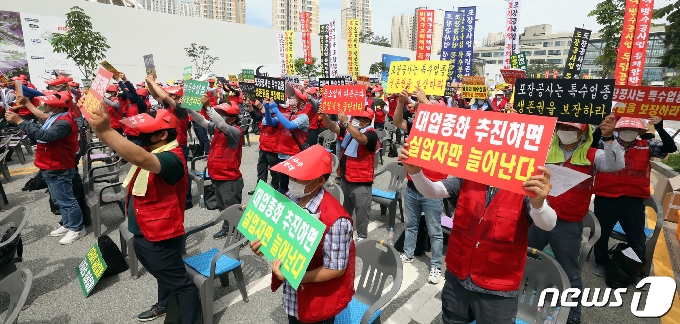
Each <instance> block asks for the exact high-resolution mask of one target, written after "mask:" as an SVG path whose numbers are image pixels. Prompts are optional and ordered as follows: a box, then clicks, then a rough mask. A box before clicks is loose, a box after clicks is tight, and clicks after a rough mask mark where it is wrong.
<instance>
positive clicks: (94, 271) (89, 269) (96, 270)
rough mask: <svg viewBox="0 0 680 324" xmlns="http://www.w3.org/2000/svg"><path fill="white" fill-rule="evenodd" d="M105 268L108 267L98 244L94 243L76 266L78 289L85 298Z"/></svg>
mask: <svg viewBox="0 0 680 324" xmlns="http://www.w3.org/2000/svg"><path fill="white" fill-rule="evenodd" d="M106 268H108V265H107V264H106V261H104V257H103V256H102V252H101V251H100V250H99V244H97V243H95V244H94V245H93V246H92V248H90V251H88V252H87V254H86V255H85V258H83V261H80V264H79V265H78V267H77V268H76V275H77V276H78V282H79V283H80V289H81V290H82V291H83V296H85V298H87V296H88V295H90V293H91V292H92V290H93V289H94V286H95V285H96V284H97V283H98V282H99V279H101V277H102V275H103V274H104V271H106Z"/></svg>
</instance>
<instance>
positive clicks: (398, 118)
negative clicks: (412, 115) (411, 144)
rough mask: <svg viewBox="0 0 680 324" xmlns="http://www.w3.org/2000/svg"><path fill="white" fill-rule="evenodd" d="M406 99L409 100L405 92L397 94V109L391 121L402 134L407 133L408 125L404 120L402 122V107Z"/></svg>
mask: <svg viewBox="0 0 680 324" xmlns="http://www.w3.org/2000/svg"><path fill="white" fill-rule="evenodd" d="M408 98H410V96H409V94H408V91H406V90H404V91H402V92H401V93H400V94H399V99H398V100H399V101H398V102H397V109H395V110H394V118H393V120H392V122H393V123H394V126H397V128H399V129H401V130H403V131H404V132H408V123H407V122H406V120H404V106H405V105H406V101H407V100H408Z"/></svg>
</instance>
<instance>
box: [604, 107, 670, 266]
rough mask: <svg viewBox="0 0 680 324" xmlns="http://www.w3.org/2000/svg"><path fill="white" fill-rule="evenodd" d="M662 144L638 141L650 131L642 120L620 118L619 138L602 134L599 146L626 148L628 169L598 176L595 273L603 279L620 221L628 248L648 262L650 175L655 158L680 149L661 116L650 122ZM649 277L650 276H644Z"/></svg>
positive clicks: (617, 127)
mask: <svg viewBox="0 0 680 324" xmlns="http://www.w3.org/2000/svg"><path fill="white" fill-rule="evenodd" d="M650 123H651V124H652V125H654V129H655V130H656V132H657V133H658V134H659V137H661V142H657V141H652V140H642V139H638V136H639V135H643V134H645V133H646V132H647V127H646V125H645V123H644V122H642V120H640V118H629V117H621V118H620V119H619V120H618V121H617V122H616V127H615V130H616V132H618V136H616V137H614V136H611V135H610V136H606V135H608V134H604V131H603V134H602V139H601V140H600V146H604V143H606V142H611V141H614V140H616V141H617V142H618V143H619V144H620V145H621V146H623V148H624V149H625V152H626V153H625V157H624V159H625V161H626V162H625V163H626V167H625V169H623V170H620V171H617V172H599V173H598V174H597V176H596V177H595V187H594V188H593V190H594V191H595V202H594V203H595V216H597V219H598V220H599V221H600V226H601V229H602V236H600V239H599V240H598V241H597V243H595V263H596V265H595V267H594V268H593V272H594V273H595V274H596V275H598V276H604V274H605V272H606V269H607V266H609V262H610V260H609V254H608V253H607V252H608V247H609V236H610V235H611V232H612V230H613V228H614V226H615V225H616V223H617V222H619V223H620V224H621V228H622V229H623V231H624V232H625V233H626V237H627V238H628V245H629V246H630V247H631V248H632V249H633V251H635V253H636V254H637V256H638V257H639V258H640V260H641V261H642V263H643V264H644V263H645V262H652V260H646V259H645V242H646V236H645V232H644V229H645V205H644V201H645V199H648V198H649V196H650V188H649V184H650V175H651V170H652V166H651V163H650V162H649V160H650V159H651V158H652V157H657V158H660V159H663V158H664V157H666V155H667V154H668V153H672V152H675V151H676V150H677V147H676V145H675V142H674V141H673V138H672V137H671V136H670V135H669V134H668V133H667V132H666V130H664V128H663V122H662V120H661V118H660V117H658V116H654V117H652V118H651V119H650ZM641 275H649V274H641Z"/></svg>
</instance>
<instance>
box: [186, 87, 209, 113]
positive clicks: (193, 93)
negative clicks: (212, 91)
mask: <svg viewBox="0 0 680 324" xmlns="http://www.w3.org/2000/svg"><path fill="white" fill-rule="evenodd" d="M208 86H209V85H208V82H205V81H198V80H187V81H186V82H184V95H183V96H182V107H183V108H187V109H191V110H201V108H203V103H202V102H201V97H203V95H204V94H205V93H206V91H208Z"/></svg>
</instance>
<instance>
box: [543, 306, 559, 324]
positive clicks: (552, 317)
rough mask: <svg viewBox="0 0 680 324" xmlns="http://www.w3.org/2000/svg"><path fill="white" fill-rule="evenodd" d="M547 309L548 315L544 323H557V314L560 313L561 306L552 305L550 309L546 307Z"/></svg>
mask: <svg viewBox="0 0 680 324" xmlns="http://www.w3.org/2000/svg"><path fill="white" fill-rule="evenodd" d="M546 310H547V314H548V316H546V318H545V321H544V322H543V324H555V323H557V314H559V313H560V307H559V306H558V307H555V308H552V307H550V308H549V309H546ZM551 310H552V312H551Z"/></svg>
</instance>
